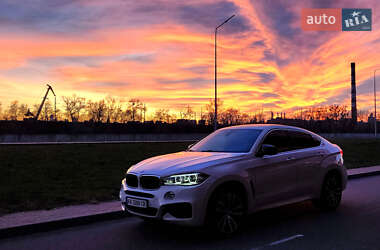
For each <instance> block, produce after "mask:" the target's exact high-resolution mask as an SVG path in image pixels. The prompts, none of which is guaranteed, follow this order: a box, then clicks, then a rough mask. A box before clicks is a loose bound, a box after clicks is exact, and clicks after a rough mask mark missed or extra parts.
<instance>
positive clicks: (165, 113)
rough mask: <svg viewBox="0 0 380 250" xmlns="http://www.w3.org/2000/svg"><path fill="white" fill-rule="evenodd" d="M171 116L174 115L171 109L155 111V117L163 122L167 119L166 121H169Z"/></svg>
mask: <svg viewBox="0 0 380 250" xmlns="http://www.w3.org/2000/svg"><path fill="white" fill-rule="evenodd" d="M171 118H172V117H171V115H170V114H169V109H158V110H156V112H155V113H154V119H155V120H156V121H161V122H163V121H165V122H167V123H169V122H170V120H171Z"/></svg>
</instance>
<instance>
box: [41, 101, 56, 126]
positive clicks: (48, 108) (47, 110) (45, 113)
mask: <svg viewBox="0 0 380 250" xmlns="http://www.w3.org/2000/svg"><path fill="white" fill-rule="evenodd" d="M52 116H53V117H54V108H53V105H52V104H51V102H50V100H46V102H45V104H44V107H43V108H42V112H41V118H42V119H43V120H45V121H49V120H50V118H51V117H52Z"/></svg>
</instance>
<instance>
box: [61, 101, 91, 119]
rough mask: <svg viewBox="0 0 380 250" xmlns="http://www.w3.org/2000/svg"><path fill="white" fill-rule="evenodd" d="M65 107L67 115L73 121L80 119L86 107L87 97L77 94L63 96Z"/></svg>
mask: <svg viewBox="0 0 380 250" xmlns="http://www.w3.org/2000/svg"><path fill="white" fill-rule="evenodd" d="M62 99H63V102H64V107H65V112H66V116H67V117H68V118H70V119H71V121H72V122H74V121H78V120H79V117H80V113H81V111H82V110H83V109H84V108H86V99H85V98H83V97H79V96H76V95H75V94H74V95H72V96H71V97H70V96H63V97H62Z"/></svg>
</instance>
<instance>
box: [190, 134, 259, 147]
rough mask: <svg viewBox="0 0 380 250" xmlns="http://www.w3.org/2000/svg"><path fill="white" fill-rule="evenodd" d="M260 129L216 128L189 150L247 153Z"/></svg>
mask: <svg viewBox="0 0 380 250" xmlns="http://www.w3.org/2000/svg"><path fill="white" fill-rule="evenodd" d="M261 131H262V130H261V129H223V130H218V131H216V132H214V133H212V134H210V135H209V136H207V137H206V138H204V139H203V140H201V141H200V142H198V143H197V144H195V145H194V146H193V147H191V148H190V149H189V151H196V152H230V153H247V152H249V150H250V149H251V147H252V146H253V144H254V143H255V141H256V139H257V137H258V136H259V135H260V133H261Z"/></svg>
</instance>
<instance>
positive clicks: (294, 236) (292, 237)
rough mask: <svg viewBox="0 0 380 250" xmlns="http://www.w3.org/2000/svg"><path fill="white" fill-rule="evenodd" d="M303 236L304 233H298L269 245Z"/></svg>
mask: <svg viewBox="0 0 380 250" xmlns="http://www.w3.org/2000/svg"><path fill="white" fill-rule="evenodd" d="M301 237H303V234H296V235H293V236H290V237H288V238H285V239H282V240H278V241H275V242H272V243H270V244H269V245H268V246H275V245H278V244H281V243H284V242H287V241H290V240H294V239H297V238H301Z"/></svg>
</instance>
